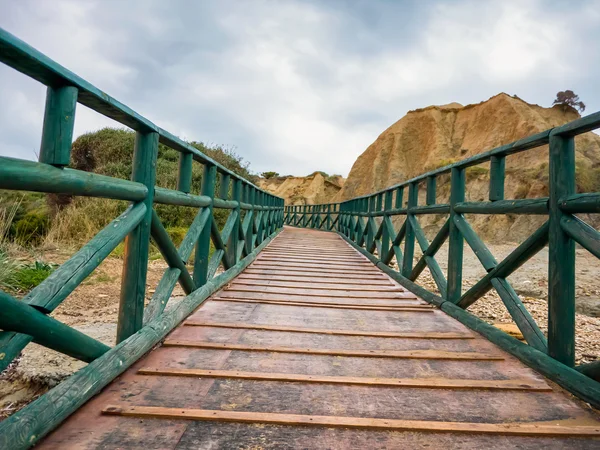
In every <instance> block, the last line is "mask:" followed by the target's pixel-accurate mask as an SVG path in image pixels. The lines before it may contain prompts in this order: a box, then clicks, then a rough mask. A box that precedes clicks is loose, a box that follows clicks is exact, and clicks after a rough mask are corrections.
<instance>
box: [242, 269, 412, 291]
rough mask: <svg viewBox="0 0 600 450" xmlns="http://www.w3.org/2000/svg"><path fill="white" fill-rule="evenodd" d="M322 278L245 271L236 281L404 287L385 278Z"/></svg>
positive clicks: (303, 284) (304, 284)
mask: <svg viewBox="0 0 600 450" xmlns="http://www.w3.org/2000/svg"><path fill="white" fill-rule="evenodd" d="M307 276H308V277H311V275H307ZM321 278H324V277H315V276H312V279H311V280H306V279H305V278H303V277H302V276H301V275H287V276H285V275H284V276H277V275H271V276H269V277H268V278H266V277H265V276H261V275H258V274H256V275H255V274H252V273H244V274H241V275H240V276H238V277H237V278H236V282H240V281H244V282H247V283H250V282H253V283H256V282H259V281H263V282H266V283H271V282H274V281H278V282H286V283H298V284H300V285H302V286H306V284H307V281H309V282H310V284H311V285H312V284H326V285H332V286H333V285H337V286H340V285H343V286H375V287H379V288H385V287H394V288H400V289H404V288H403V287H402V286H399V285H396V284H393V283H392V282H391V281H390V280H384V279H380V280H365V281H363V282H361V281H360V280H356V278H338V277H329V278H330V279H326V280H322V279H321ZM353 281H354V282H353Z"/></svg>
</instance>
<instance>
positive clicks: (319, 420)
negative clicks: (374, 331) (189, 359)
mask: <svg viewBox="0 0 600 450" xmlns="http://www.w3.org/2000/svg"><path fill="white" fill-rule="evenodd" d="M102 413H103V414H111V415H119V416H130V417H153V418H160V419H187V420H217V421H223V422H244V423H268V424H277V425H302V426H308V425H310V426H323V427H344V428H362V429H380V430H388V431H389V430H395V431H425V432H438V433H467V434H497V435H509V436H573V437H584V436H593V437H598V436H600V426H588V425H583V426H581V425H580V426H576V425H575V426H574V425H560V422H559V421H554V422H551V423H547V422H539V423H527V424H522V423H472V422H433V421H426V420H398V419H377V418H370V417H369V418H367V417H338V416H309V415H303V414H278V413H260V412H245V411H221V410H211V409H191V408H190V409H186V408H163V407H156V406H112V405H109V406H106V407H105V408H104V409H103V410H102ZM557 423H558V424H557Z"/></svg>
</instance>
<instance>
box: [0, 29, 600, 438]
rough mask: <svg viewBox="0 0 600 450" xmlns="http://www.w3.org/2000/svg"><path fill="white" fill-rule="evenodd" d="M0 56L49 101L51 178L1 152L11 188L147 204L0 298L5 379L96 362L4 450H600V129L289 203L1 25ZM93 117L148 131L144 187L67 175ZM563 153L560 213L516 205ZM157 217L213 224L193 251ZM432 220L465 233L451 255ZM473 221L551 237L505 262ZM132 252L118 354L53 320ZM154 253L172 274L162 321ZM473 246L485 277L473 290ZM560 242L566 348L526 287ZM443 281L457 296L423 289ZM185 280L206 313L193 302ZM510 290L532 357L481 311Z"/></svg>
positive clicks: (558, 296) (556, 321)
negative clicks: (517, 185)
mask: <svg viewBox="0 0 600 450" xmlns="http://www.w3.org/2000/svg"><path fill="white" fill-rule="evenodd" d="M0 61H2V62H4V63H5V64H8V65H9V66H11V67H13V68H14V69H16V70H18V71H20V72H22V73H24V74H26V75H28V76H30V77H32V78H34V79H36V80H38V81H40V82H41V83H44V84H45V85H47V86H48V94H47V101H46V114H45V118H44V132H43V135H42V144H41V151H40V161H39V162H31V161H24V160H18V159H13V158H6V157H0V188H1V189H17V190H30V191H39V192H53V193H67V194H71V195H83V196H91V197H105V198H112V199H118V200H127V201H129V202H131V205H130V207H129V208H128V209H127V210H126V211H125V212H124V213H123V214H122V215H121V216H119V217H118V218H116V219H115V220H114V221H112V222H111V223H110V224H109V225H108V226H107V227H106V228H105V229H103V230H102V231H100V232H99V233H98V234H97V235H96V236H95V237H94V238H93V239H92V240H91V241H90V242H88V243H87V244H86V245H85V246H84V247H83V248H82V249H81V250H80V251H79V252H77V253H76V254H75V255H73V257H72V258H71V259H70V260H68V261H67V262H65V263H64V264H63V265H62V266H61V267H59V268H58V269H57V270H56V271H55V272H53V274H52V275H51V276H50V277H49V278H48V279H47V280H46V281H44V282H43V283H42V284H40V285H39V286H38V287H36V288H35V289H33V290H32V291H31V292H30V293H29V294H27V296H25V297H24V298H23V299H16V298H14V297H12V296H11V295H9V294H7V293H4V292H1V291H0V311H1V313H0V329H1V330H2V331H1V332H0V368H1V369H4V368H6V367H7V366H8V364H10V362H11V361H12V360H13V359H14V358H15V357H17V356H18V355H19V353H20V351H21V350H22V349H23V348H24V347H25V346H26V345H27V344H28V343H29V342H32V341H33V342H36V343H38V344H40V345H43V346H46V347H48V348H51V349H54V350H57V351H59V352H62V353H64V354H67V355H70V356H72V357H75V358H78V359H80V360H83V361H86V362H88V363H89V364H88V365H87V366H86V367H85V368H83V369H81V370H79V371H78V372H76V373H75V374H73V375H72V376H71V377H70V378H68V379H67V380H65V381H63V382H62V383H61V384H59V385H58V386H56V387H55V388H53V389H52V390H50V391H49V392H48V393H46V394H45V395H43V396H41V397H40V398H38V399H36V400H35V401H33V402H32V403H31V404H29V405H28V406H27V407H25V408H23V409H22V410H21V411H19V412H18V413H16V414H14V415H13V416H11V417H9V418H8V419H5V420H4V421H3V422H0V448H2V449H4V448H7V449H22V448H28V447H30V446H33V445H35V444H37V446H38V447H40V448H60V449H69V448H73V449H80V448H90V449H92V448H98V449H100V448H146V449H153V448H159V449H169V448H172V449H183V448H340V449H345V448H361V449H362V448H422V447H432V448H491V447H494V448H495V447H508V448H540V447H550V448H565V447H567V448H598V446H599V445H600V419H599V416H598V414H597V411H596V410H595V409H594V408H598V407H600V383H599V382H598V381H597V379H598V378H599V377H600V363H598V362H596V363H591V364H587V365H580V366H575V327H574V321H575V315H574V304H575V290H574V288H575V272H574V255H575V253H574V251H575V243H579V244H580V245H581V246H582V247H584V248H586V249H588V250H589V251H590V252H592V253H593V254H594V255H596V256H599V257H600V233H598V231H596V230H595V229H594V228H592V227H591V226H589V225H587V224H586V223H585V222H583V221H582V220H581V219H580V218H578V217H577V216H576V214H577V213H582V212H583V213H599V212H600V194H599V193H580V194H578V193H576V192H575V175H576V167H575V141H574V137H575V136H576V135H578V134H581V133H584V132H587V131H589V130H592V129H595V128H598V127H600V113H596V114H592V115H590V116H587V117H585V118H583V119H580V120H577V121H575V122H572V123H569V124H566V125H564V126H561V127H558V128H555V129H552V130H548V131H546V132H544V133H540V134H538V135H534V136H531V137H528V138H525V139H523V140H521V141H518V142H515V143H512V144H508V145H505V146H502V147H499V148H497V149H493V150H490V151H489V152H487V153H483V154H481V155H477V156H475V157H472V158H470V159H467V160H464V161H461V162H458V163H455V164H452V165H450V166H447V167H442V168H440V169H437V170H435V171H433V172H429V173H426V174H423V175H421V176H419V177H416V178H414V179H412V180H407V181H406V182H404V183H401V184H399V185H396V186H391V187H388V188H386V189H384V190H382V191H380V192H375V193H373V194H369V195H367V196H364V197H360V198H356V199H352V200H349V201H346V202H343V203H339V204H329V205H310V206H306V205H304V206H300V207H299V206H287V207H284V205H283V200H282V199H279V198H276V197H274V196H272V195H271V194H269V193H266V192H264V191H261V190H260V189H259V188H257V187H256V186H254V185H253V184H252V183H251V182H249V181H248V180H245V179H243V178H241V177H239V176H238V175H237V174H235V173H233V172H231V171H230V170H228V169H227V168H225V167H223V166H221V165H219V164H218V163H217V162H216V161H214V160H212V159H210V158H208V157H207V156H206V155H204V154H202V153H201V152H200V151H198V150H197V149H196V148H194V147H192V146H190V145H189V144H187V143H186V142H184V141H182V140H180V139H178V138H177V137H175V136H173V135H172V134H170V133H169V132H167V131H165V130H163V129H161V128H159V127H157V126H156V125H154V124H153V123H152V122H150V121H149V120H148V119H146V118H144V117H142V116H140V115H139V114H137V113H135V112H134V111H132V110H131V109H129V108H127V107H126V106H125V105H123V104H121V103H119V102H118V101H117V100H115V99H113V98H111V97H109V96H108V95H106V94H105V93H103V92H102V91H100V90H98V89H97V88H95V87H94V86H92V85H90V84H89V83H87V82H86V81H85V80H82V79H81V78H79V77H77V76H76V75H75V74H73V73H71V72H69V71H68V70H66V69H65V68H63V67H61V66H60V65H58V64H57V63H55V62H54V61H52V60H50V59H49V58H47V57H45V56H44V55H42V54H41V53H39V52H37V51H36V50H35V49H32V48H31V47H29V46H27V44H25V43H23V42H22V41H20V40H18V39H17V38H15V37H14V36H11V35H10V34H8V33H6V32H4V31H3V30H1V29H0ZM77 103H81V104H84V105H86V106H88V107H90V108H92V109H94V110H95V111H97V112H98V113H100V114H103V115H105V116H107V117H110V118H112V119H114V120H117V121H118V122H120V123H121V124H123V125H126V126H129V127H131V128H132V129H134V130H136V132H137V136H136V143H135V149H132V158H133V173H132V177H131V178H132V179H131V180H123V179H117V178H111V177H107V176H102V175H98V174H94V173H87V172H82V171H78V170H74V169H70V168H68V167H67V166H68V164H69V161H70V150H71V138H72V132H73V122H74V114H75V107H76V104H77ZM548 144H549V162H550V178H549V189H550V196H549V197H548V198H537V199H521V200H515V199H505V198H504V175H505V158H507V157H510V155H512V154H514V153H517V152H523V151H527V150H529V149H531V148H535V147H540V146H544V145H548ZM159 145H164V146H167V147H169V148H172V149H175V150H177V151H179V152H180V154H181V157H180V170H179V176H178V185H177V189H169V188H167V187H161V186H155V166H156V158H157V153H158V148H159ZM193 163H198V164H202V165H203V167H204V172H203V176H202V182H201V186H197V187H196V186H194V185H193V184H192V182H191V181H192V176H191V175H192V164H193ZM485 163H487V164H489V165H490V190H489V201H481V202H466V201H465V192H466V190H467V188H468V186H467V178H466V175H465V174H466V171H467V170H468V168H469V167H471V166H473V165H478V164H485ZM443 177H447V179H449V181H450V185H451V193H450V198H449V201H448V202H440V201H439V196H438V195H437V193H436V180H438V179H441V178H443ZM405 188H406V189H407V190H408V197H407V198H406V199H405V198H404V191H405ZM420 190H421V191H422V192H424V194H425V203H426V204H424V205H419V191H420ZM157 203H159V204H168V205H176V206H178V207H181V208H195V209H196V210H197V215H196V218H195V219H194V221H193V223H192V224H191V226H190V228H189V231H188V233H187V235H186V237H185V238H184V240H183V242H182V243H181V245H180V246H179V247H176V246H175V244H174V243H173V242H172V240H171V239H170V237H169V235H168V234H167V232H166V231H165V229H164V227H163V225H162V223H161V219H160V216H159V214H158V213H157V211H156V209H155V208H154V205H155V204H157ZM216 209H220V210H224V211H227V212H228V214H227V219H226V220H225V221H224V223H221V222H220V221H219V220H217V217H216V215H215V214H214V211H215V210H216ZM422 214H445V215H447V216H448V219H447V220H446V221H445V222H444V224H443V226H442V227H441V229H440V230H439V232H438V233H437V235H436V236H435V237H434V238H433V240H431V241H429V240H428V239H427V237H426V235H425V233H424V232H423V230H422V228H421V226H420V224H419V221H418V216H419V215H422ZM465 214H492V215H493V214H537V215H547V216H548V220H547V221H546V222H545V223H543V225H541V226H540V228H539V229H538V230H537V231H536V232H535V233H533V234H532V236H531V237H530V238H528V239H527V240H525V241H524V242H523V243H521V244H520V245H518V246H517V247H516V248H515V250H514V251H513V252H512V253H511V254H509V255H508V256H507V257H506V258H505V259H504V260H502V261H497V260H496V259H495V258H494V256H493V255H492V254H491V252H490V251H489V250H488V249H487V247H486V246H485V244H484V243H483V241H482V240H481V239H480V238H479V237H478V235H477V233H476V232H475V230H473V229H472V228H471V227H470V225H469V223H468V222H467V219H466V218H465ZM284 224H287V225H288V226H286V227H284ZM123 239H125V243H126V245H125V247H126V253H125V259H124V272H123V279H122V291H121V298H120V304H119V317H118V324H117V345H115V346H114V347H109V346H107V345H105V344H103V343H101V342H99V341H97V340H95V339H93V338H91V337H89V336H87V335H85V334H83V333H81V332H80V331H78V330H76V329H74V328H71V327H69V326H67V325H65V324H63V323H61V322H59V321H58V320H56V319H54V318H53V317H52V315H51V313H52V312H53V311H54V310H55V309H56V308H59V307H60V303H61V302H62V301H63V300H64V299H65V298H66V297H67V296H68V295H69V294H70V293H71V292H72V291H73V290H74V289H75V288H76V287H77V286H78V285H79V284H80V283H81V282H82V281H83V280H84V279H85V278H86V277H87V276H89V274H90V273H92V272H93V271H94V270H95V269H96V268H97V267H98V265H99V264H100V263H101V261H102V260H103V259H104V258H106V257H107V256H108V255H109V254H110V252H111V251H112V250H113V249H114V248H115V247H116V246H117V245H118V244H119V243H120V242H121V241H122V240H123ZM150 239H152V240H153V242H154V244H155V245H156V246H157V247H158V248H159V249H160V251H161V253H162V256H163V258H164V259H165V261H166V262H167V263H168V265H169V267H168V269H167V270H166V271H165V273H164V275H163V278H162V279H161V281H160V283H159V284H158V286H157V287H156V289H155V291H154V292H153V294H152V296H151V299H150V300H149V302H147V304H146V302H145V299H146V294H147V292H146V288H147V286H146V281H147V278H146V272H147V261H148V248H149V242H150ZM446 240H448V242H449V253H448V270H447V273H444V271H443V270H441V268H440V266H439V265H438V263H437V261H436V259H435V255H436V253H437V252H438V250H439V249H440V247H441V246H442V244H443V243H444V242H445V241H446ZM465 243H466V244H467V245H469V246H470V247H471V248H472V249H473V250H474V253H475V255H476V257H477V258H478V259H479V261H480V262H481V264H482V265H483V267H484V268H485V270H486V275H485V276H483V277H482V279H481V280H480V281H478V282H477V283H476V284H475V285H474V286H473V287H471V288H470V289H466V290H465V289H463V283H462V262H463V257H464V255H463V249H464V246H465ZM417 245H418V248H420V250H421V253H420V256H419V255H418V254H417V252H416V246H417ZM546 245H548V246H549V249H550V259H549V279H550V286H549V299H548V302H549V308H548V309H549V313H548V319H549V327H548V333H547V335H546V333H544V332H542V330H541V329H540V328H539V326H538V325H537V324H536V322H535V321H534V320H533V318H532V317H531V315H530V314H529V313H528V312H527V309H526V308H525V306H524V305H523V303H522V302H521V300H520V299H519V296H518V295H517V294H516V292H515V291H514V289H513V288H512V287H511V285H510V283H509V282H508V280H507V277H508V276H509V275H510V274H511V273H513V272H514V271H515V270H517V269H518V268H519V267H521V266H522V265H523V264H524V263H525V262H526V261H527V260H528V259H529V258H531V257H532V256H533V255H535V254H536V253H537V252H538V251H539V250H540V249H541V248H543V247H544V246H546ZM396 264H397V268H396ZM219 268H221V269H222V270H221V273H219ZM425 269H428V270H429V272H430V274H431V276H432V278H433V279H434V281H435V283H436V286H437V289H433V290H428V289H426V288H425V287H423V286H422V285H421V284H420V283H419V277H420V276H421V274H422V273H423V271H424V270H425ZM177 283H179V284H180V285H181V286H182V288H183V289H184V291H185V292H186V296H185V298H183V299H182V300H181V301H179V302H178V303H176V304H174V302H173V300H172V292H173V289H174V287H175V285H176V284H177ZM491 289H494V290H495V291H496V292H497V293H498V295H499V297H500V298H501V300H502V301H503V303H504V305H505V306H506V308H507V310H508V311H509V313H510V314H511V316H512V318H513V319H514V321H515V323H516V324H517V326H518V327H519V328H520V330H521V332H522V333H523V336H524V337H525V339H526V343H523V342H520V341H518V340H516V339H514V338H513V337H510V336H508V335H507V334H505V333H503V332H502V331H500V330H499V329H497V328H495V327H494V326H492V325H489V324H487V323H485V322H484V321H482V320H480V319H479V318H477V317H475V316H474V315H472V314H470V313H469V312H468V311H466V308H467V307H468V306H470V305H471V304H473V303H474V302H475V301H477V300H478V299H479V298H481V297H482V296H483V295H484V294H486V293H487V292H488V291H490V290H491ZM590 405H591V407H590Z"/></svg>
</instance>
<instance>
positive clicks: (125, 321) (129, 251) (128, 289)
mask: <svg viewBox="0 0 600 450" xmlns="http://www.w3.org/2000/svg"><path fill="white" fill-rule="evenodd" d="M157 153H158V134H157V133H146V134H143V133H140V132H137V133H136V136H135V148H134V152H133V168H132V174H131V179H132V180H133V181H137V182H140V183H143V184H144V185H145V186H146V187H147V188H148V195H147V196H146V199H145V200H144V203H145V205H146V213H145V216H144V218H143V219H142V220H141V222H140V223H139V224H138V226H137V227H135V228H134V229H133V230H132V231H131V233H129V235H128V236H127V238H126V239H125V255H124V258H123V275H122V277H121V296H120V301H119V313H118V322H117V343H119V342H122V341H124V340H125V339H127V338H128V337H129V336H131V335H132V334H134V333H135V332H137V331H138V330H139V329H140V328H141V327H142V323H143V319H144V301H145V298H146V275H147V271H148V250H149V247H150V226H151V222H152V211H153V209H152V203H153V200H154V183H155V181H156V158H157Z"/></svg>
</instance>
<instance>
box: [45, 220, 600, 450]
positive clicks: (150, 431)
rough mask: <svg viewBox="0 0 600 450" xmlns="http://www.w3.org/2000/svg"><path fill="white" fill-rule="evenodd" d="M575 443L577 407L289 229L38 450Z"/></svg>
mask: <svg viewBox="0 0 600 450" xmlns="http://www.w3.org/2000/svg"><path fill="white" fill-rule="evenodd" d="M229 422H237V423H235V424H231V423H229ZM393 431H403V432H405V433H397V432H396V433H394V432H393ZM582 437H585V438H590V437H594V438H596V437H600V422H598V419H597V417H596V416H595V414H593V413H592V412H591V411H589V410H588V409H587V408H586V407H584V406H582V403H581V402H577V401H576V400H574V399H572V398H571V397H570V396H569V395H567V394H566V393H565V392H564V391H563V390H561V389H560V388H558V387H556V386H554V385H552V383H549V382H548V381H547V380H545V379H544V378H543V377H541V376H540V375H539V374H537V373H535V372H534V371H533V370H531V369H529V368H528V367H526V366H525V365H523V364H522V363H520V362H519V361H518V360H516V359H515V358H514V357H511V356H510V355H508V354H507V353H505V352H503V351H501V350H500V349H499V348H497V347H496V346H494V345H493V344H491V343H490V342H489V341H487V340H486V339H484V338H483V337H481V336H480V335H478V334H476V333H473V332H472V331H471V330H469V329H468V328H467V327H465V326H464V325H463V324H461V323H460V322H458V321H456V320H455V319H453V318H451V317H449V316H448V315H446V314H445V313H443V312H441V311H440V310H438V309H436V308H434V307H432V306H431V305H429V304H428V303H427V302H424V301H422V300H421V299H419V298H417V297H416V296H415V295H414V294H412V293H411V292H409V291H407V290H406V289H404V288H402V287H401V286H400V285H398V284H397V283H395V282H394V281H393V280H392V279H390V278H389V277H387V276H386V275H385V274H383V273H382V272H381V271H379V270H378V269H377V268H376V267H374V266H373V264H372V263H371V262H370V261H369V260H368V259H367V258H365V257H364V256H362V255H361V254H360V253H358V252H357V251H356V250H354V249H353V248H351V247H350V246H349V245H348V244H347V243H345V242H344V240H343V239H341V238H340V237H338V236H337V235H335V234H332V233H325V232H320V231H309V230H298V229H293V228H286V229H285V230H284V231H283V233H281V234H280V235H279V236H277V237H276V238H275V239H274V240H273V241H272V242H271V244H270V245H268V246H267V247H266V248H265V249H264V250H263V252H261V254H260V255H259V256H258V257H257V259H256V260H255V262H253V263H252V264H251V265H250V266H249V267H248V268H247V269H246V270H244V271H243V272H242V273H241V274H240V275H239V276H238V277H237V278H235V279H234V280H232V282H231V283H230V284H229V285H227V286H226V287H225V288H224V289H222V290H221V291H219V292H217V293H216V294H215V295H213V296H211V297H210V298H209V299H208V300H207V301H206V302H204V303H203V305H202V306H200V307H199V308H198V309H197V310H196V311H195V312H194V313H193V314H191V315H190V316H189V317H188V318H187V319H186V320H185V321H184V322H183V323H182V324H181V325H180V326H179V327H178V328H176V329H175V330H174V331H173V332H172V333H171V334H170V335H169V336H168V337H167V339H166V340H165V341H164V343H163V344H162V346H161V347H159V348H157V349H155V350H153V351H152V352H150V353H149V354H148V355H146V356H145V357H143V358H141V359H140V360H139V361H137V362H136V363H135V364H134V365H133V366H132V367H131V368H130V369H129V370H127V371H126V372H125V373H124V374H123V375H122V376H120V377H119V378H117V379H116V380H115V381H113V382H112V383H111V384H110V385H109V386H108V387H107V388H106V389H104V391H103V392H102V393H101V394H100V395H98V396H97V397H96V398H94V399H93V400H91V401H90V402H88V403H87V404H86V405H85V406H83V407H82V408H81V409H79V410H78V411H77V412H76V413H75V414H73V415H72V416H71V417H70V418H69V419H67V421H66V422H65V423H64V424H63V425H62V426H61V427H59V428H58V429H57V430H56V431H54V432H53V433H52V434H51V435H50V436H48V438H46V439H45V440H44V441H43V442H42V443H41V445H39V447H40V448H60V449H69V448H73V449H80V448H161V449H163V448H164V449H167V448H172V449H175V448H237V447H238V446H242V447H245V448H255V447H258V448H282V447H283V448H288V447H289V448H339V449H346V448H374V447H375V446H377V447H379V448H411V447H424V446H429V447H432V448H447V447H458V446H460V447H477V448H488V447H492V446H494V445H499V442H502V445H503V446H506V445H507V444H508V445H509V446H515V447H517V446H518V447H521V448H540V447H543V446H548V445H551V446H557V447H558V446H564V447H571V446H582V447H584V446H586V445H590V446H593V445H598V444H599V443H600V441H598V440H595V439H594V440H595V442H590V441H586V440H581V439H582ZM573 438H578V439H576V443H574V441H573ZM498 439H499V440H498Z"/></svg>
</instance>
